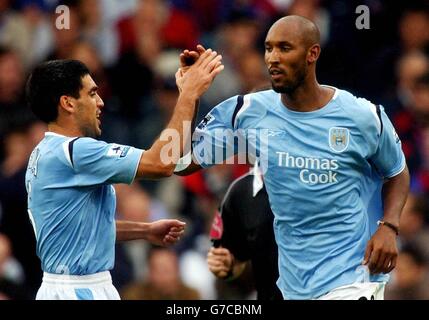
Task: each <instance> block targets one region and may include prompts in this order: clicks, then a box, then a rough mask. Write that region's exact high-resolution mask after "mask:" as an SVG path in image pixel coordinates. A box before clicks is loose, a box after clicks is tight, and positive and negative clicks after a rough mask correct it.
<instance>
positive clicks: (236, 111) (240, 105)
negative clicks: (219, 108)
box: [231, 95, 244, 128]
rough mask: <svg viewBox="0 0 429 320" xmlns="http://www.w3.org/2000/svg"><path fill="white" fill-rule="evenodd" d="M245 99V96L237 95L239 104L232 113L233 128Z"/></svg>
mask: <svg viewBox="0 0 429 320" xmlns="http://www.w3.org/2000/svg"><path fill="white" fill-rule="evenodd" d="M243 101H244V99H243V96H242V95H239V96H238V97H237V104H236V105H235V109H234V113H233V114H232V121H231V125H232V127H233V128H234V124H235V118H236V117H237V113H238V111H239V110H240V109H241V107H242V106H243Z"/></svg>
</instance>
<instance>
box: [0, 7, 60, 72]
mask: <svg viewBox="0 0 429 320" xmlns="http://www.w3.org/2000/svg"><path fill="white" fill-rule="evenodd" d="M3 2H7V1H3ZM18 8H19V9H20V11H19V12H14V11H11V10H8V11H6V12H4V13H3V14H2V13H0V16H1V15H3V23H4V25H3V28H2V31H0V43H2V44H4V45H7V46H9V47H11V48H13V49H14V50H16V52H17V53H18V54H19V57H20V59H21V61H22V63H23V65H24V67H25V68H26V69H28V68H31V67H32V66H34V65H35V64H36V63H38V62H40V61H42V60H43V59H44V58H45V57H46V55H47V54H48V53H49V50H50V47H51V45H52V32H51V29H50V26H49V21H48V19H47V18H46V16H45V13H44V9H45V5H44V3H43V2H42V1H37V0H21V1H19V7H18ZM1 11H2V9H1V8H0V12H1Z"/></svg>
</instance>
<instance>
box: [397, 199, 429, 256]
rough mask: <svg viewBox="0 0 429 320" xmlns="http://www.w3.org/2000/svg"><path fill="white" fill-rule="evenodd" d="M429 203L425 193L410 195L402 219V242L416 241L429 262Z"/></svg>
mask: <svg viewBox="0 0 429 320" xmlns="http://www.w3.org/2000/svg"><path fill="white" fill-rule="evenodd" d="M428 220H429V203H428V200H427V196H425V195H423V194H420V195H418V194H413V193H410V194H409V195H408V199H407V202H406V204H405V207H404V210H403V211H402V215H401V220H400V230H401V232H400V237H399V239H400V241H401V243H408V242H415V243H417V244H419V245H420V246H421V248H422V250H423V254H424V255H425V257H426V258H427V262H428V263H429V245H428V244H429V228H428V225H427V223H428Z"/></svg>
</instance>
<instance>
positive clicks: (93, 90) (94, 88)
mask: <svg viewBox="0 0 429 320" xmlns="http://www.w3.org/2000/svg"><path fill="white" fill-rule="evenodd" d="M97 90H98V86H93V87H92V88H91V89H90V90H89V91H88V92H89V93H92V92H96V91H97Z"/></svg>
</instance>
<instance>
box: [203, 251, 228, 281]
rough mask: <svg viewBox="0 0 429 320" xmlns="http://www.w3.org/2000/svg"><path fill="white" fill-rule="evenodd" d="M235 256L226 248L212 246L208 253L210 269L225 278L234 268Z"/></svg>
mask: <svg viewBox="0 0 429 320" xmlns="http://www.w3.org/2000/svg"><path fill="white" fill-rule="evenodd" d="M233 264H234V256H233V255H232V253H231V252H230V251H229V250H228V249H226V248H210V250H209V252H208V254H207V265H208V267H209V270H210V271H211V272H212V273H213V274H214V275H215V276H216V277H218V278H225V277H226V276H227V275H228V273H229V271H230V270H231V269H232V268H233Z"/></svg>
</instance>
